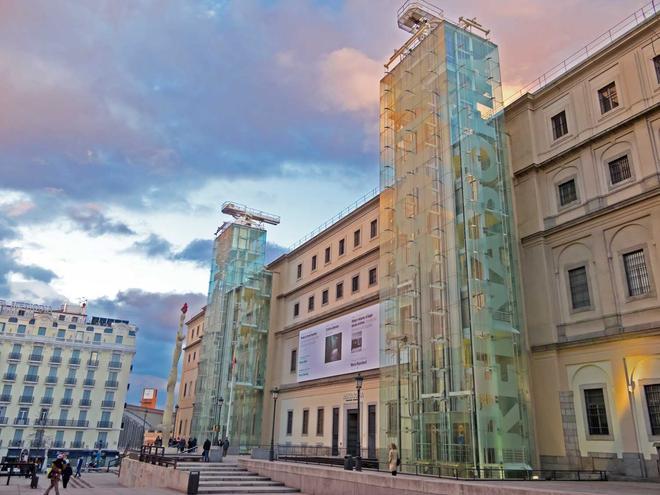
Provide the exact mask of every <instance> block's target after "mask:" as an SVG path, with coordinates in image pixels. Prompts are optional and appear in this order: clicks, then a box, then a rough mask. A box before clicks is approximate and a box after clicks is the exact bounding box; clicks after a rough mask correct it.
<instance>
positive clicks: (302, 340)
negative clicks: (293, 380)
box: [298, 304, 380, 382]
mask: <svg viewBox="0 0 660 495" xmlns="http://www.w3.org/2000/svg"><path fill="white" fill-rule="evenodd" d="M379 313H380V312H379V310H378V304H374V305H372V306H369V307H367V308H363V309H360V310H358V311H354V312H352V313H349V314H347V315H343V316H340V317H339V318H334V319H332V320H329V321H326V322H324V323H321V324H319V325H315V326H313V327H310V328H307V329H305V330H302V331H301V332H300V334H299V335H298V381H299V382H304V381H306V380H315V379H317V378H324V377H327V376H335V375H342V374H345V373H353V372H355V371H364V370H370V369H374V368H378V365H379V321H380V318H379V316H380V315H379Z"/></svg>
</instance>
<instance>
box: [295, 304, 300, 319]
mask: <svg viewBox="0 0 660 495" xmlns="http://www.w3.org/2000/svg"><path fill="white" fill-rule="evenodd" d="M299 314H300V303H296V304H294V305H293V317H294V318H295V317H296V316H298V315H299Z"/></svg>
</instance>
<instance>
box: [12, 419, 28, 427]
mask: <svg viewBox="0 0 660 495" xmlns="http://www.w3.org/2000/svg"><path fill="white" fill-rule="evenodd" d="M14 424H15V425H16V426H27V425H29V424H30V420H29V418H14Z"/></svg>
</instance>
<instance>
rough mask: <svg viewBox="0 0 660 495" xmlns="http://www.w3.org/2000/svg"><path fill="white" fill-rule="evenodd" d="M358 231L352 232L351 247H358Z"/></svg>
mask: <svg viewBox="0 0 660 495" xmlns="http://www.w3.org/2000/svg"><path fill="white" fill-rule="evenodd" d="M360 234H361V232H360V229H358V230H356V231H355V232H353V247H358V246H359V245H360Z"/></svg>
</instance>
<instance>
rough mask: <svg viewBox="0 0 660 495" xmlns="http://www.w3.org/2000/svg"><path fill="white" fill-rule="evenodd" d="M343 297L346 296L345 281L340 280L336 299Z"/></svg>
mask: <svg viewBox="0 0 660 495" xmlns="http://www.w3.org/2000/svg"><path fill="white" fill-rule="evenodd" d="M342 297H344V282H339V283H338V284H337V290H336V292H335V299H341V298H342Z"/></svg>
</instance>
